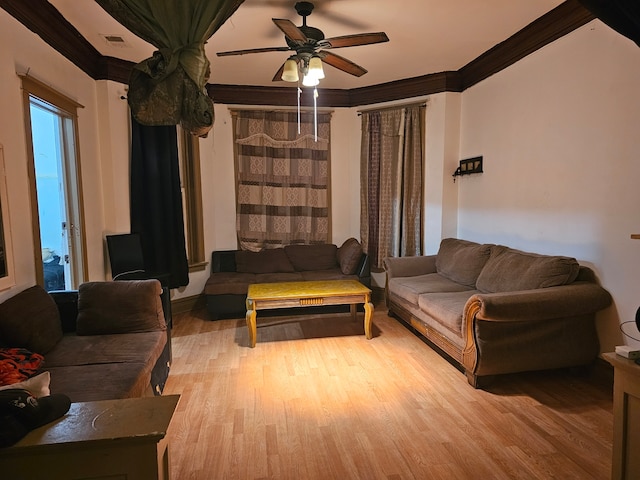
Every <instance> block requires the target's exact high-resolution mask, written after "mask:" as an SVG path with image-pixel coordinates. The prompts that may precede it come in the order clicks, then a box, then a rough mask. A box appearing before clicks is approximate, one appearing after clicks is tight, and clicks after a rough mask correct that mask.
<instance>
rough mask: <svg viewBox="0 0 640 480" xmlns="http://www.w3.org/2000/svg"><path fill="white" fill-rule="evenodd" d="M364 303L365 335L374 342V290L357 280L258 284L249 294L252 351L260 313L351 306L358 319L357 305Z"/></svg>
mask: <svg viewBox="0 0 640 480" xmlns="http://www.w3.org/2000/svg"><path fill="white" fill-rule="evenodd" d="M359 303H362V304H364V332H365V336H366V338H367V339H371V316H372V314H373V304H372V303H371V290H370V289H368V288H367V287H365V286H364V285H362V284H361V283H360V282H358V281H357V280H320V281H311V282H279V283H257V284H253V285H249V290H248V292H247V328H248V329H249V343H250V345H251V348H254V347H255V346H256V336H257V332H256V316H257V314H258V310H266V309H274V308H290V307H309V306H318V305H350V306H351V315H352V316H353V317H354V318H355V316H356V305H357V304H359Z"/></svg>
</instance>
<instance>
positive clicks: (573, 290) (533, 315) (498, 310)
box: [464, 282, 612, 322]
mask: <svg viewBox="0 0 640 480" xmlns="http://www.w3.org/2000/svg"><path fill="white" fill-rule="evenodd" d="M611 301H612V300H611V295H610V294H609V292H607V291H606V290H605V289H604V288H602V287H601V286H599V285H597V284H595V283H588V282H574V283H572V284H570V285H562V286H558V287H549V288H538V289H535V290H522V291H517V292H500V293H489V294H483V293H479V294H475V295H473V296H472V297H471V298H470V299H469V300H468V301H467V304H466V305H465V313H464V318H465V319H467V320H471V319H472V318H473V317H475V318H477V319H480V320H484V321H496V322H508V321H516V322H521V321H522V322H524V321H540V320H551V319H555V318H563V317H574V316H578V315H584V314H589V313H595V312H597V311H599V310H602V309H604V308H606V307H608V306H609V305H611Z"/></svg>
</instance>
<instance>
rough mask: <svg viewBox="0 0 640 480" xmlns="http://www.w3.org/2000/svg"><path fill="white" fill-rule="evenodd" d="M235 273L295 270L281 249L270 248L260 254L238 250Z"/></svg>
mask: <svg viewBox="0 0 640 480" xmlns="http://www.w3.org/2000/svg"><path fill="white" fill-rule="evenodd" d="M236 271H237V272H240V273H281V272H282V273H285V272H294V271H295V270H294V269H293V265H291V262H290V261H289V258H288V257H287V255H286V254H285V253H284V250H283V249H282V248H272V249H267V250H262V251H260V252H250V251H248V250H238V251H237V252H236Z"/></svg>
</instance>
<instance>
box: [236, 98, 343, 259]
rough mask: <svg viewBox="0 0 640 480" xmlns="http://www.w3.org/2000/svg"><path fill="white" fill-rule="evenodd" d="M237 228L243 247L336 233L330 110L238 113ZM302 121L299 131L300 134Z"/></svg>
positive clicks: (306, 240) (310, 239)
mask: <svg viewBox="0 0 640 480" xmlns="http://www.w3.org/2000/svg"><path fill="white" fill-rule="evenodd" d="M233 121H234V148H235V170H236V197H237V198H236V201H237V211H236V229H237V233H238V243H239V246H240V248H241V249H243V250H251V251H259V250H263V249H267V248H276V247H281V246H284V245H291V244H313V243H327V242H328V241H329V239H330V237H331V235H330V234H331V232H330V225H331V218H330V205H329V199H330V195H329V178H330V173H329V167H330V158H329V146H330V139H329V135H330V126H331V123H330V122H331V114H330V113H319V114H318V115H317V131H318V137H317V141H316V139H315V125H316V124H315V120H314V115H313V113H307V112H301V113H300V123H298V114H297V113H296V112H274V111H261V110H258V111H246V110H243V111H236V112H233ZM298 125H300V133H298Z"/></svg>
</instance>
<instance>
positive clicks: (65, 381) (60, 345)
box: [0, 280, 171, 402]
mask: <svg viewBox="0 0 640 480" xmlns="http://www.w3.org/2000/svg"><path fill="white" fill-rule="evenodd" d="M161 293H162V289H161V286H160V283H159V282H158V281H157V280H136V281H118V282H87V283H84V284H82V285H80V287H79V289H78V290H77V291H61V292H51V294H48V293H47V292H46V291H45V290H44V289H43V288H41V287H39V286H34V287H31V288H28V289H26V290H24V291H22V292H20V293H18V294H17V295H15V296H14V297H12V298H9V299H8V300H6V301H4V302H3V303H2V304H0V345H2V346H4V347H13V348H15V347H19V348H21V349H27V350H28V351H30V352H35V353H37V354H40V355H42V356H43V357H44V363H43V364H42V366H41V367H40V371H43V372H49V373H48V375H49V376H50V385H47V386H48V387H49V388H50V391H51V393H64V394H66V395H67V396H68V397H69V398H70V399H71V401H72V402H85V401H94V400H108V399H120V398H130V397H140V396H151V395H154V394H159V393H161V391H162V388H163V387H164V383H165V381H166V378H167V375H168V373H169V363H170V358H171V349H170V347H171V342H170V335H169V330H168V329H167V326H166V319H165V317H164V314H163V310H162V302H161V297H160V295H161ZM39 377H42V376H39Z"/></svg>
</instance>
